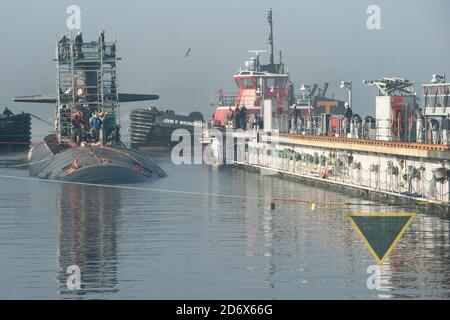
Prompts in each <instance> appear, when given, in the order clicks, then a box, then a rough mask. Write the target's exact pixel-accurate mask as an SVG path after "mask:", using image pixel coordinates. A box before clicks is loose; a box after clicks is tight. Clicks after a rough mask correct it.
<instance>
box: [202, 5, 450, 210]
mask: <svg viewBox="0 0 450 320" xmlns="http://www.w3.org/2000/svg"><path fill="white" fill-rule="evenodd" d="M271 17H272V14H271V12H269V23H270V24H272V21H271V20H272V19H271ZM271 29H272V28H271ZM270 41H271V44H272V42H273V35H271V36H270ZM252 52H256V56H255V57H254V58H252V59H251V60H250V61H247V62H246V63H245V67H243V68H241V70H240V71H239V73H238V74H237V75H235V77H234V78H235V80H236V83H237V84H238V86H239V93H238V95H237V96H236V98H235V99H232V101H231V102H229V105H228V106H227V105H224V104H223V103H219V104H218V105H217V107H216V112H215V115H214V118H213V119H212V121H211V122H210V123H209V126H208V128H206V129H205V130H204V132H203V141H204V143H205V144H207V145H208V147H209V148H210V149H211V150H208V152H210V153H211V154H212V155H213V157H214V160H215V163H217V164H224V165H233V166H239V167H244V168H246V169H252V170H258V171H262V172H263V173H266V174H272V175H278V176H283V177H292V178H298V179H299V180H302V181H309V182H318V183H319V184H321V185H323V186H325V187H331V186H332V185H335V186H343V187H349V188H351V189H356V190H360V191H362V192H363V193H368V194H373V193H375V194H377V195H380V194H381V195H385V196H395V197H400V198H403V199H408V200H414V201H418V202H427V203H437V204H439V205H443V206H448V205H449V204H450V166H449V165H450V117H449V115H450V103H449V99H448V98H449V92H450V83H446V82H445V76H442V75H433V79H432V81H431V83H429V84H425V85H423V86H422V94H423V101H424V103H423V105H421V106H419V105H418V103H417V101H418V99H417V98H416V96H417V94H416V91H415V88H414V84H413V83H412V82H410V81H409V80H407V79H401V78H383V79H380V80H374V81H363V83H364V84H366V85H371V86H374V87H376V88H377V96H376V108H375V113H376V115H375V116H374V117H373V116H367V117H365V118H361V117H360V116H359V115H356V114H353V112H352V111H351V110H352V108H351V107H352V106H351V94H350V97H349V103H346V105H345V108H344V110H342V109H341V107H340V106H339V102H337V101H331V100H330V101H324V102H321V103H320V104H318V103H317V99H316V98H317V95H316V94H315V91H316V90H315V88H314V89H312V90H311V86H309V85H302V88H301V95H299V96H296V95H294V92H293V87H294V86H293V85H292V84H291V83H290V79H289V75H288V74H285V73H284V72H283V69H284V65H283V64H282V63H281V61H280V63H279V64H275V63H274V61H273V52H271V54H270V58H269V63H268V64H267V65H262V64H260V63H259V52H258V51H252ZM341 87H342V88H344V89H345V88H347V89H349V90H350V93H351V81H346V82H343V83H342V86H341ZM226 98H227V97H223V96H222V97H220V99H219V100H220V101H226V100H227V99H226ZM224 110H225V111H226V112H224Z"/></svg>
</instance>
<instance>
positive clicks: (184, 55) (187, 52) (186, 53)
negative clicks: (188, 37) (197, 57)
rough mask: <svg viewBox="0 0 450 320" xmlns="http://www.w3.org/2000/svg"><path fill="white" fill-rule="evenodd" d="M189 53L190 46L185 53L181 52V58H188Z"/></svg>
mask: <svg viewBox="0 0 450 320" xmlns="http://www.w3.org/2000/svg"><path fill="white" fill-rule="evenodd" d="M190 54H191V48H189V49H188V50H187V51H186V52H185V53H183V54H181V57H182V58H188V57H189V55H190Z"/></svg>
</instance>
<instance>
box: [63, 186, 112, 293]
mask: <svg viewBox="0 0 450 320" xmlns="http://www.w3.org/2000/svg"><path fill="white" fill-rule="evenodd" d="M58 199H59V221H58V227H57V262H58V282H59V283H60V287H59V289H60V294H62V295H64V294H68V293H70V294H72V293H74V292H73V291H69V290H68V289H67V278H68V274H67V273H66V270H67V268H68V267H69V266H72V265H77V266H78V267H80V270H81V276H82V277H81V291H78V292H75V293H76V294H86V293H90V294H92V293H98V294H106V293H108V292H117V291H118V285H117V284H118V280H117V225H116V223H117V219H118V215H119V212H120V190H117V189H110V188H102V187H89V186H88V187H85V186H79V185H62V186H61V191H60V193H59V195H58Z"/></svg>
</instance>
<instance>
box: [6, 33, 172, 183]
mask: <svg viewBox="0 0 450 320" xmlns="http://www.w3.org/2000/svg"><path fill="white" fill-rule="evenodd" d="M116 50H117V47H116V42H115V41H114V42H105V36H104V33H102V34H101V35H100V37H99V41H98V42H96V41H93V42H89V43H84V42H83V38H82V34H81V33H79V34H78V36H77V37H76V38H75V39H73V40H72V39H69V38H66V37H65V36H64V37H63V38H62V39H61V41H59V42H58V44H57V45H56V57H55V62H56V71H57V72H56V73H57V79H56V80H57V81H56V84H57V88H58V93H57V96H55V97H51V96H50V97H49V96H25V97H17V98H15V101H19V102H38V103H49V102H53V103H55V118H56V125H55V130H54V133H52V134H50V135H48V136H47V137H45V138H44V141H43V142H42V143H40V144H38V145H37V146H35V147H34V148H33V149H32V150H31V151H30V152H29V155H28V158H29V168H30V170H29V172H30V175H31V176H34V177H38V178H41V179H51V180H61V181H71V182H79V183H99V184H103V183H104V184H106V183H133V182H141V181H146V180H151V179H157V178H161V177H164V176H165V173H164V171H163V170H162V169H161V168H159V167H158V166H157V165H156V164H155V163H153V162H152V161H151V160H149V159H147V158H146V157H145V156H143V155H141V154H139V153H138V152H136V151H134V150H131V149H129V148H127V147H125V145H124V144H123V143H122V142H121V140H120V127H121V126H120V121H119V119H120V116H119V110H120V108H119V104H120V103H121V102H131V101H145V100H155V99H157V98H158V96H157V95H140V94H138V95H136V94H121V93H119V92H118V91H117V90H118V88H117V63H118V61H119V60H120V58H119V57H118V56H117V51H116Z"/></svg>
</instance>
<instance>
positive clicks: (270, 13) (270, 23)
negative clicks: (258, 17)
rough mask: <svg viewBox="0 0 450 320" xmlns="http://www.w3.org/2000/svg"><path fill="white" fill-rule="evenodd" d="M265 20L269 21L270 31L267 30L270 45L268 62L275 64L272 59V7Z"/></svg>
mask: <svg viewBox="0 0 450 320" xmlns="http://www.w3.org/2000/svg"><path fill="white" fill-rule="evenodd" d="M267 20H268V22H269V27H270V32H269V45H270V54H269V64H271V65H273V64H275V60H274V54H273V53H274V49H273V19H272V8H270V10H269V11H268V12H267Z"/></svg>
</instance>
